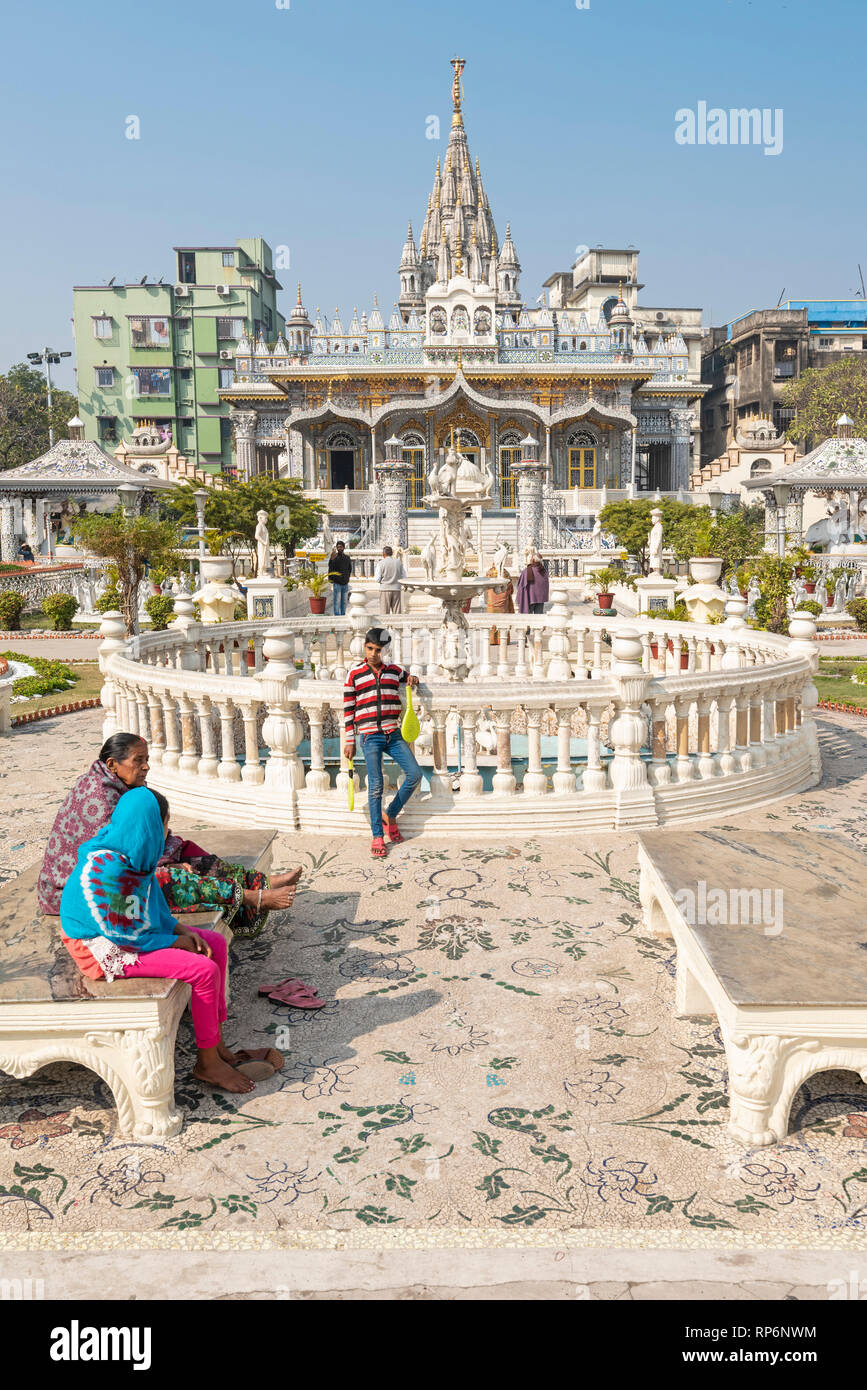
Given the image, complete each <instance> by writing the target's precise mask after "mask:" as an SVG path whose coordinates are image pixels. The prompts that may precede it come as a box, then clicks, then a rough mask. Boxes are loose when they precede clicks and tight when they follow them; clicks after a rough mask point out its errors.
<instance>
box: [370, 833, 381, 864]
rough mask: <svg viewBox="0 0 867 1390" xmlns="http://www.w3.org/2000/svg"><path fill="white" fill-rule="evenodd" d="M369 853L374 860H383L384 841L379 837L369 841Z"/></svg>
mask: <svg viewBox="0 0 867 1390" xmlns="http://www.w3.org/2000/svg"><path fill="white" fill-rule="evenodd" d="M370 853H371V854H372V855H373V858H374V859H384V858H385V841H384V840H383V838H382V836H381V835H377V836H376V838H375V839H374V840H372V841H371V845H370Z"/></svg>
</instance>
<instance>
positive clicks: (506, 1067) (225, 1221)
mask: <svg viewBox="0 0 867 1390" xmlns="http://www.w3.org/2000/svg"><path fill="white" fill-rule="evenodd" d="M100 718H101V716H100V712H99V711H92V712H87V713H84V714H79V715H73V716H68V717H66V718H63V719H57V720H54V721H49V722H46V723H45V724H42V725H37V726H34V727H32V728H25V729H22V730H21V731H18V732H16V734H15V735H14V737H12V738H10V739H8V740H5V741H4V742H3V744H2V746H0V798H2V804H3V806H4V811H5V814H4V816H3V820H2V826H0V871H2V876H3V877H5V878H6V879H9V878H14V877H15V876H16V875H17V874H18V873H20V872H21V870H22V869H24V868H25V867H27V865H29V864H30V863H32V862H33V861H34V860H35V859H37V858H39V857H40V856H41V848H42V843H43V840H44V837H45V835H46V833H47V830H48V828H49V826H50V823H51V820H52V818H53V815H54V813H55V810H56V807H57V805H58V804H59V801H60V800H61V798H62V797H63V795H64V794H65V792H66V790H67V788H68V786H69V785H70V783H71V782H72V780H73V778H74V777H75V776H76V775H77V774H78V773H79V772H80V771H81V770H82V769H84V768H85V767H86V766H87V765H88V764H89V762H90V761H91V760H92V758H93V756H94V755H95V750H96V749H97V748H98V746H99V743H100ZM818 725H819V731H820V741H821V745H822V753H823V759H824V768H825V776H824V780H823V783H822V785H821V787H819V788H817V789H816V790H815V791H813V792H811V793H808V794H807V795H806V796H804V797H797V798H792V799H791V800H789V801H785V802H779V803H776V804H775V805H774V806H772V807H771V808H769V809H767V810H765V811H763V812H754V813H751V814H750V815H749V816H747V817H744V818H739V819H738V821H737V824H736V825H735V824H734V822H732V821H731V820H729V821H727V822H724V824H727V825H729V826H730V828H732V829H735V828H736V829H738V830H741V831H742V830H743V829H744V827H745V826H753V827H755V828H757V829H758V828H761V829H765V830H767V829H773V828H775V827H778V828H779V829H781V830H782V829H794V830H799V831H802V832H803V833H804V834H805V835H810V834H811V833H812V832H814V831H816V830H819V831H827V830H835V831H837V832H839V833H840V834H842V835H845V836H848V837H850V838H851V839H852V840H853V841H854V842H855V843H857V844H859V845H860V846H862V847H865V846H867V831H865V810H867V739H865V734H864V729H863V724H862V722H861V721H859V720H857V719H854V718H849V717H847V716H843V715H830V714H828V715H825V714H822V715H821V716H820V718H819V721H818ZM198 829H200V830H201V834H197V835H196V838H197V839H198V838H200V839H202V841H203V842H204V843H205V844H206V845H207V838H206V833H205V829H204V828H202V827H198ZM299 860H300V862H301V863H302V864H303V865H304V871H305V876H304V880H303V891H301V892H299V894H298V896H297V898H296V902H295V907H294V909H293V911H292V912H291V913H289V914H284V915H282V916H281V917H278V918H272V919H271V921H270V922H269V924H268V925H267V926H266V929H265V931H264V933H263V935H262V937H261V938H260V939H259V940H258V941H256V942H252V943H245V942H238V943H236V945H235V948H234V956H235V964H234V969H233V980H232V992H233V998H232V1008H231V1014H230V1020H229V1026H228V1029H227V1038H228V1041H229V1042H230V1043H246V1044H262V1043H265V1042H272V1043H273V1042H276V1043H277V1044H278V1046H281V1047H282V1049H283V1050H284V1051H285V1054H286V1067H285V1070H284V1071H283V1072H281V1073H279V1074H278V1075H277V1076H275V1077H274V1078H273V1079H272V1080H271V1081H268V1082H265V1083H263V1084H260V1085H259V1086H258V1087H257V1088H256V1090H255V1092H254V1093H253V1094H252V1095H251V1096H249V1097H228V1096H225V1095H222V1094H219V1093H214V1092H212V1091H210V1090H207V1089H205V1088H203V1087H202V1086H200V1085H199V1084H198V1083H197V1082H196V1081H194V1080H193V1079H192V1078H191V1075H190V1072H191V1068H192V1059H193V1055H194V1049H193V1039H192V1032H191V1029H190V1026H189V1023H188V1021H185V1022H184V1023H182V1025H181V1031H180V1035H179V1045H178V1049H177V1058H176V1064H177V1092H176V1093H177V1096H178V1099H179V1101H180V1102H181V1103H182V1104H183V1106H184V1108H185V1110H186V1115H187V1121H186V1125H185V1127H184V1130H183V1131H182V1133H181V1135H180V1136H179V1137H178V1138H177V1139H175V1140H173V1141H171V1142H169V1143H166V1144H162V1145H158V1146H151V1145H143V1144H141V1143H137V1142H131V1141H128V1140H125V1139H123V1138H121V1137H119V1135H118V1134H117V1132H116V1126H115V1117H114V1111H113V1109H112V1106H111V1103H110V1097H109V1095H108V1092H107V1091H106V1089H105V1087H104V1086H103V1084H102V1082H101V1081H100V1080H99V1079H98V1078H97V1077H95V1076H93V1075H91V1074H90V1073H88V1072H86V1071H83V1070H81V1069H78V1068H74V1067H71V1066H67V1065H55V1066H53V1067H51V1068H49V1069H46V1070H45V1071H43V1072H41V1073H39V1074H37V1075H36V1076H35V1077H33V1078H31V1079H29V1080H22V1081H16V1080H14V1079H12V1078H10V1077H7V1076H2V1077H0V1245H2V1244H4V1243H5V1245H6V1247H7V1250H13V1249H21V1248H23V1247H28V1246H29V1247H30V1248H32V1247H33V1246H36V1247H41V1248H46V1247H52V1248H54V1247H56V1248H78V1246H79V1245H80V1244H83V1245H84V1246H86V1247H87V1248H89V1249H104V1250H110V1249H112V1248H115V1247H117V1246H118V1245H120V1246H129V1245H135V1244H136V1243H137V1241H143V1242H144V1243H145V1244H146V1245H148V1246H150V1247H151V1248H154V1247H157V1248H158V1247H162V1246H165V1245H171V1246H172V1247H174V1248H178V1249H180V1250H184V1249H187V1250H194V1249H198V1248H200V1246H201V1243H202V1242H203V1241H204V1242H206V1243H207V1242H210V1243H211V1244H216V1245H218V1246H220V1247H222V1248H243V1249H246V1250H247V1251H251V1250H257V1249H261V1248H267V1247H268V1246H269V1244H270V1243H272V1242H277V1244H278V1245H279V1244H281V1243H283V1244H289V1245H291V1246H295V1247H299V1248H310V1249H326V1250H327V1249H329V1248H330V1249H334V1248H335V1247H337V1248H341V1249H345V1250H347V1251H349V1250H352V1249H368V1250H382V1249H389V1248H393V1247H399V1248H400V1249H401V1250H403V1251H411V1250H425V1249H435V1248H436V1247H437V1246H438V1245H439V1244H445V1245H449V1244H455V1245H458V1246H462V1247H464V1248H471V1249H479V1250H483V1249H487V1248H489V1247H491V1246H494V1247H503V1248H504V1249H506V1248H514V1247H519V1248H526V1249H530V1248H534V1249H535V1248H545V1247H549V1248H550V1247H552V1246H553V1247H555V1248H556V1247H558V1246H562V1247H564V1248H566V1247H567V1246H570V1245H573V1244H580V1245H581V1246H582V1247H597V1248H599V1249H600V1250H603V1249H604V1248H605V1247H619V1248H623V1247H626V1248H630V1247H634V1248H644V1249H647V1248H652V1247H657V1248H661V1249H664V1248H671V1247H676V1248H678V1249H680V1250H683V1249H684V1248H686V1247H689V1248H693V1249H697V1250H698V1249H702V1250H706V1251H715V1252H717V1253H720V1252H723V1253H724V1252H726V1251H733V1250H738V1251H742V1250H749V1251H754V1252H755V1251H759V1250H763V1249H767V1250H771V1249H773V1250H776V1251H779V1250H781V1249H783V1250H792V1251H797V1250H825V1251H828V1252H831V1251H834V1250H840V1251H842V1250H849V1251H851V1250H852V1249H853V1248H863V1247H864V1244H865V1235H867V1162H865V1159H867V1086H865V1085H863V1084H862V1082H861V1081H860V1080H859V1078H858V1077H857V1076H856V1075H854V1074H850V1073H845V1074H844V1073H824V1074H822V1075H820V1076H816V1077H814V1078H812V1079H811V1080H810V1081H808V1082H807V1083H806V1084H805V1085H804V1086H803V1087H802V1089H801V1090H800V1091H799V1093H798V1095H797V1097H796V1099H795V1103H794V1106H793V1111H792V1121H791V1130H790V1133H789V1135H788V1137H787V1139H786V1140H785V1142H782V1143H779V1144H776V1145H774V1146H772V1147H770V1148H766V1149H761V1150H756V1151H747V1150H744V1148H743V1147H742V1146H741V1145H739V1144H737V1143H735V1142H734V1141H732V1140H731V1139H730V1138H729V1136H728V1135H727V1132H726V1127H725V1121H726V1116H727V1100H726V1070H725V1065H724V1056H723V1052H722V1048H721V1044H720V1038H719V1034H718V1031H717V1029H716V1027H715V1020H713V1019H711V1018H708V1019H707V1020H703V1021H702V1020H699V1021H695V1020H692V1021H683V1020H677V1019H675V1018H674V1014H673V1001H674V957H673V952H672V948H671V943H669V942H663V943H659V942H657V941H655V940H653V939H651V938H650V937H648V935H647V934H646V932H645V930H644V927H643V923H642V919H641V911H640V907H639V904H638V896H637V883H638V874H637V865H636V846H635V839H634V837H632V836H628V835H594V836H592V837H582V836H576V837H575V838H574V839H572V840H567V839H554V840H547V841H545V840H542V839H533V838H531V837H528V838H521V837H514V838H511V839H508V840H503V841H499V842H497V843H490V844H489V843H483V842H467V843H463V844H461V845H460V846H454V847H447V846H444V845H442V843H435V844H434V845H433V846H432V847H428V846H425V845H424V844H423V843H421V842H419V841H415V842H407V843H406V844H405V845H403V846H401V847H395V848H393V849H392V852H391V853H390V855H389V858H388V860H387V861H386V863H385V864H380V863H375V862H373V861H371V860H370V858H369V856H368V853H367V842H366V840H362V839H358V838H356V839H352V840H343V841H330V842H329V841H325V840H320V839H314V838H312V837H301V838H290V837H283V838H282V839H281V840H280V841H279V843H278V848H277V852H276V854H275V864H279V865H281V866H289V865H292V864H295V863H297V862H298V861H299ZM287 975H300V976H301V977H302V978H304V979H305V980H308V981H310V982H313V983H315V984H316V985H317V986H318V988H319V990H320V993H321V995H322V996H323V997H324V998H327V999H328V1000H329V1001H330V1002H329V1003H328V1005H327V1007H326V1008H324V1009H322V1010H320V1011H319V1012H316V1013H306V1012H302V1011H300V1010H297V1009H290V1008H287V1007H284V1006H276V1005H272V1004H270V1003H268V1002H266V1001H265V1000H261V999H259V998H258V996H257V988H258V986H259V985H260V984H262V983H265V982H268V981H275V980H279V979H281V978H283V977H284V976H287ZM851 1258H852V1257H851V1255H846V1256H845V1257H843V1259H842V1263H841V1271H842V1276H843V1277H845V1275H846V1272H847V1270H848V1267H849V1265H848V1263H847V1261H850V1262H851ZM551 1277H552V1278H556V1277H557V1276H556V1273H554V1272H553V1271H552V1275H551ZM797 1282H798V1281H797V1280H792V1279H789V1281H788V1284H787V1283H786V1281H785V1280H782V1281H780V1280H778V1281H777V1282H776V1283H775V1284H774V1290H775V1292H771V1291H770V1288H769V1289H768V1292H770V1296H782V1295H783V1292H784V1290H785V1288H786V1287H791V1286H793V1284H794V1283H797ZM801 1282H804V1281H803V1280H802V1281H801ZM807 1282H810V1283H812V1282H814V1281H812V1280H809V1281H807ZM615 1284H616V1281H615ZM615 1284H612V1285H611V1290H612V1292H611V1296H623V1295H621V1294H620V1293H619V1292H616V1290H615ZM606 1287H607V1286H606ZM624 1287H625V1285H624ZM616 1288H617V1289H619V1288H620V1285H616ZM627 1296H628V1295H627Z"/></svg>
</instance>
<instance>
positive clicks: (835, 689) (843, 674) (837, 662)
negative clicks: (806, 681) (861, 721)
mask: <svg viewBox="0 0 867 1390" xmlns="http://www.w3.org/2000/svg"><path fill="white" fill-rule="evenodd" d="M864 664H865V661H864V657H863V656H861V657H858V656H855V657H852V656H823V657H820V658H819V672H818V675H817V676H816V689H817V690H818V692H819V699H820V700H834V701H837V702H838V703H840V704H846V705H860V706H862V707H863V708H865V709H867V685H857V684H856V682H855V681H853V680H852V671H853V669H854V668H855V667H856V666H863V665H864Z"/></svg>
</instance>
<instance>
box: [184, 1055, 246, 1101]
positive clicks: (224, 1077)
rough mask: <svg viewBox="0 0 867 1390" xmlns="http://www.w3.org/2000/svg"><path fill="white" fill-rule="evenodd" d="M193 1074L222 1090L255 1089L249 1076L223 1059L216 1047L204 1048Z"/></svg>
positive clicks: (243, 1090) (239, 1090) (240, 1090)
mask: <svg viewBox="0 0 867 1390" xmlns="http://www.w3.org/2000/svg"><path fill="white" fill-rule="evenodd" d="M193 1076H195V1077H196V1079H197V1080H199V1081H205V1082H207V1083H208V1084H209V1085H211V1086H218V1087H219V1088H220V1090H221V1091H235V1092H241V1093H243V1092H247V1091H252V1090H253V1082H252V1081H251V1080H250V1079H249V1077H246V1076H241V1075H240V1073H239V1072H237V1071H235V1068H234V1067H231V1066H229V1063H228V1062H225V1061H223V1058H222V1057H221V1056H220V1055H219V1051H218V1049H217V1048H216V1047H208V1048H203V1049H202V1050H201V1051H200V1052H199V1057H198V1061H197V1062H196V1065H195V1067H194V1069H193Z"/></svg>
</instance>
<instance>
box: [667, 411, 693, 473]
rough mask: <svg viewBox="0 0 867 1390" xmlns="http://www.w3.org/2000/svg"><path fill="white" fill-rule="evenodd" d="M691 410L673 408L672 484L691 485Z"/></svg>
mask: <svg viewBox="0 0 867 1390" xmlns="http://www.w3.org/2000/svg"><path fill="white" fill-rule="evenodd" d="M692 418H693V417H692V411H691V410H672V411H671V424H672V430H673V436H674V437H673V440H672V446H671V475H672V476H671V486H672V488H673V489H676V488H688V487H689V439H690V427H691V425H692Z"/></svg>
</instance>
